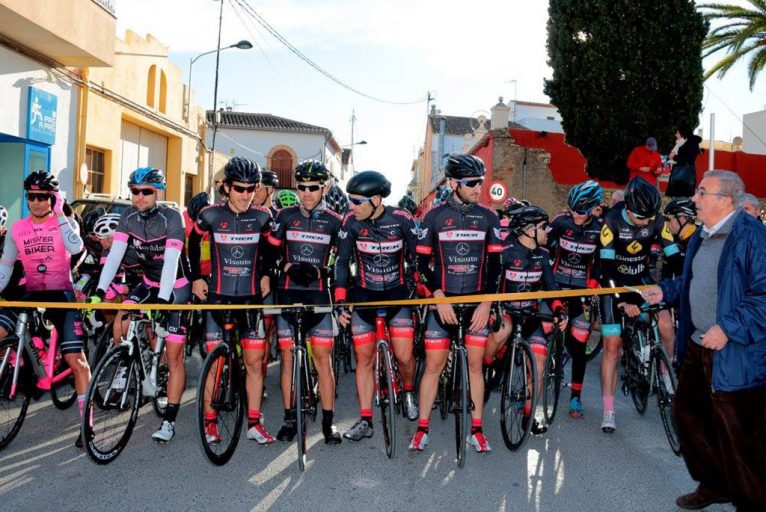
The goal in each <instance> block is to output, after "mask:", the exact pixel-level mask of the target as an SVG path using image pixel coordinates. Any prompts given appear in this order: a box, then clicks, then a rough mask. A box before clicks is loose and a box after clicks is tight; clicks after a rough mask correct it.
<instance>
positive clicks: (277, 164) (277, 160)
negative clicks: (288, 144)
mask: <svg viewBox="0 0 766 512" xmlns="http://www.w3.org/2000/svg"><path fill="white" fill-rule="evenodd" d="M269 167H270V168H271V170H272V171H274V172H275V173H277V177H278V179H279V185H280V186H281V187H284V188H292V187H293V186H294V185H295V184H294V183H293V168H294V167H295V165H294V164H293V157H292V155H291V154H290V152H289V151H287V150H286V149H278V150H276V151H274V153H273V154H272V155H271V163H270V165H269Z"/></svg>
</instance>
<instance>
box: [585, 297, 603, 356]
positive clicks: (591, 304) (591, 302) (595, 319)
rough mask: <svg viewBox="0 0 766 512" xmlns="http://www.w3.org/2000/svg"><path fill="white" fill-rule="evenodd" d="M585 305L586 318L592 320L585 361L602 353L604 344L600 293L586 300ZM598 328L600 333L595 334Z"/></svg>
mask: <svg viewBox="0 0 766 512" xmlns="http://www.w3.org/2000/svg"><path fill="white" fill-rule="evenodd" d="M583 306H584V307H583V313H584V314H585V320H586V321H590V325H591V329H590V330H591V335H590V337H589V338H588V341H587V344H586V346H585V361H587V362H590V361H591V360H592V359H594V358H595V357H596V356H597V355H599V354H600V353H601V348H602V347H603V346H604V340H603V336H602V335H601V299H600V297H599V296H598V295H594V296H592V297H589V298H588V299H587V300H585V302H584V304H583ZM596 326H598V329H596ZM596 330H598V332H599V334H598V335H594V333H595V332H596Z"/></svg>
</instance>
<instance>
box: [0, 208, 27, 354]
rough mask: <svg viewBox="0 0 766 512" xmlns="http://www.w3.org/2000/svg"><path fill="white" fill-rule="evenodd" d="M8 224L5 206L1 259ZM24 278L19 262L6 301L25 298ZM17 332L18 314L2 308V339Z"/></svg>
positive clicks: (0, 226)
mask: <svg viewBox="0 0 766 512" xmlns="http://www.w3.org/2000/svg"><path fill="white" fill-rule="evenodd" d="M7 223H8V210H6V209H5V206H2V205H0V259H2V255H3V247H5V236H6V234H7V232H8V229H7V227H6V224H7ZM23 277H24V270H23V267H22V265H21V263H20V262H19V261H17V262H16V263H15V264H14V265H13V271H12V272H11V277H10V278H9V280H8V285H7V286H6V287H5V289H4V290H3V299H4V300H14V301H16V300H21V298H22V297H23V296H24V286H23V283H22V279H23ZM15 330H16V313H15V312H14V311H13V310H12V309H6V308H2V309H0V339H3V338H5V337H6V336H8V335H9V334H10V333H12V332H14V331H15Z"/></svg>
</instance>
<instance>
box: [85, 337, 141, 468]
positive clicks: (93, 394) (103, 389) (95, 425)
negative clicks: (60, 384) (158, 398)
mask: <svg viewBox="0 0 766 512" xmlns="http://www.w3.org/2000/svg"><path fill="white" fill-rule="evenodd" d="M140 396H141V383H140V382H139V375H138V367H137V366H136V362H135V360H134V359H133V358H132V357H131V356H130V354H129V353H128V347H124V346H119V347H114V348H112V349H111V350H110V351H109V352H107V353H106V355H105V356H104V358H103V359H101V362H99V363H98V366H96V370H95V371H94V373H93V377H92V378H91V381H90V385H89V386H88V392H87V394H86V395H85V407H84V408H83V415H82V416H83V421H82V433H83V441H84V444H85V451H86V452H87V454H88V457H90V459H91V460H92V461H93V462H95V463H96V464H109V463H110V462H112V461H113V460H114V459H116V458H117V456H119V455H120V452H122V450H123V449H124V448H125V446H126V445H127V444H128V441H129V440H130V436H131V434H132V433H133V428H134V427H135V426H136V421H137V420H138V408H139V407H140V404H141V402H140Z"/></svg>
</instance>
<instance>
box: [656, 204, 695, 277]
mask: <svg viewBox="0 0 766 512" xmlns="http://www.w3.org/2000/svg"><path fill="white" fill-rule="evenodd" d="M696 218H697V207H696V206H695V205H694V201H692V200H691V199H689V198H688V197H676V198H674V199H673V200H671V201H670V202H669V203H668V205H667V206H666V207H665V219H666V220H667V223H668V228H669V229H670V232H671V233H673V239H674V240H675V241H676V244H678V249H679V258H674V260H673V261H674V262H675V263H681V264H683V262H684V257H685V256H686V247H687V246H688V245H689V239H691V237H692V235H693V234H694V233H696V232H697V224H695V222H694V221H695V219H696ZM668 263H670V262H668ZM682 271H683V267H675V268H673V267H672V266H671V265H670V264H666V265H665V266H663V268H662V277H663V279H667V278H676V277H680V276H681V273H682Z"/></svg>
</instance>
